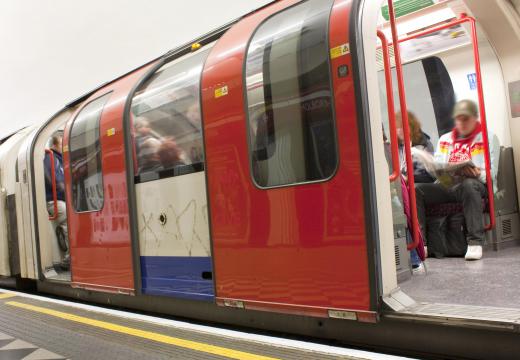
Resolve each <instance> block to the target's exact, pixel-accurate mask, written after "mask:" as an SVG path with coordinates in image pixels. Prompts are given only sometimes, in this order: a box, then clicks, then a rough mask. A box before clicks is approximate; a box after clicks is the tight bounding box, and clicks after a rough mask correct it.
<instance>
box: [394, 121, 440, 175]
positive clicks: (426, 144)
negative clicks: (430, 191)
mask: <svg viewBox="0 0 520 360" xmlns="http://www.w3.org/2000/svg"><path fill="white" fill-rule="evenodd" d="M395 120H396V127H397V137H398V139H399V159H400V160H401V174H403V175H404V176H405V177H406V176H407V174H406V173H407V169H406V156H405V154H404V144H403V140H404V132H403V118H402V114H401V112H398V113H397V114H396V116H395ZM408 124H409V127H410V138H411V140H412V158H413V170H414V174H413V176H414V180H415V182H416V183H431V182H434V181H435V179H434V178H433V177H432V176H431V175H430V174H429V173H428V171H426V168H425V167H424V164H423V163H422V162H421V161H419V159H418V158H417V157H416V156H413V150H414V149H418V150H422V151H426V152H428V153H430V154H433V151H434V149H433V145H432V143H431V141H430V137H429V136H428V135H427V134H426V133H424V132H423V131H422V128H421V123H420V122H419V120H418V119H417V117H416V116H415V114H413V113H412V112H410V111H409V112H408Z"/></svg>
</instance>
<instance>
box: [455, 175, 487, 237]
mask: <svg viewBox="0 0 520 360" xmlns="http://www.w3.org/2000/svg"><path fill="white" fill-rule="evenodd" d="M454 193H455V196H456V197H457V201H458V202H461V203H462V205H463V207H464V220H465V221H466V228H467V232H468V235H467V239H468V245H480V246H482V245H483V243H484V219H483V209H482V199H483V198H484V197H485V196H486V187H485V186H484V184H482V183H481V182H480V181H479V180H477V179H465V180H464V181H463V182H462V183H461V184H459V185H458V186H457V187H456V188H455V189H454Z"/></svg>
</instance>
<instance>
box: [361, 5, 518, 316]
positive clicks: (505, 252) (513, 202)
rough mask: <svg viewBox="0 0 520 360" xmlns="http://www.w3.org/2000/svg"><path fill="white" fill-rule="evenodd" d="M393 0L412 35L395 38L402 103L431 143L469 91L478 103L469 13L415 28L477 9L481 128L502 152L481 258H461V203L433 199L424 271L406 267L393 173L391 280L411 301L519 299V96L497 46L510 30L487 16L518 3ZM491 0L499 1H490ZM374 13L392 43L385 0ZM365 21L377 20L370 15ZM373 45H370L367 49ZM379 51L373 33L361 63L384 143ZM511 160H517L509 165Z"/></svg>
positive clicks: (512, 303) (498, 303)
mask: <svg viewBox="0 0 520 360" xmlns="http://www.w3.org/2000/svg"><path fill="white" fill-rule="evenodd" d="M395 3H396V8H395V9H396V16H398V18H397V21H396V24H397V32H398V34H399V38H400V39H401V38H407V39H408V38H409V40H406V41H403V42H401V43H400V45H401V46H400V51H401V59H402V64H403V75H404V88H405V94H406V103H407V108H408V111H410V112H411V113H412V114H413V115H415V117H416V118H417V119H418V121H419V123H420V124H421V126H422V131H423V132H424V133H425V134H427V136H428V137H429V139H430V141H431V143H432V145H433V147H434V148H436V147H437V146H438V145H437V143H438V139H439V137H440V136H442V135H443V134H446V133H448V132H450V131H451V129H452V128H453V126H454V121H453V119H452V111H453V107H454V105H455V103H456V102H457V101H460V100H463V99H470V100H472V101H474V102H475V103H477V104H478V100H479V99H478V86H477V76H476V75H477V74H476V66H475V62H474V58H473V51H474V46H473V42H472V33H471V29H470V26H469V23H467V22H466V23H460V24H457V25H454V26H451V27H447V28H445V29H443V30H440V31H435V32H432V33H429V34H427V35H422V36H421V35H419V36H414V34H418V33H420V32H423V31H424V30H428V29H431V28H435V27H439V26H441V25H443V24H446V23H449V22H454V21H456V20H457V19H460V17H461V14H466V15H468V16H473V17H475V18H476V21H477V22H476V23H477V35H478V50H479V53H480V66H481V75H482V87H483V93H484V103H485V108H486V115H487V130H488V134H489V139H490V144H494V145H490V147H491V149H490V151H495V152H496V153H497V154H499V158H498V159H495V161H492V169H491V173H492V176H493V178H494V186H495V187H494V194H493V196H494V200H495V214H494V216H495V219H496V226H495V228H494V229H493V230H490V231H487V232H486V241H485V245H484V247H483V248H484V256H483V259H482V260H479V261H465V259H464V253H465V251H466V248H465V246H464V248H459V249H457V242H458V241H459V240H460V237H461V236H462V238H463V239H465V238H464V236H465V231H466V226H465V224H464V216H463V214H462V210H461V208H460V207H454V206H451V207H450V206H449V205H446V206H441V205H440V206H437V205H435V206H431V208H427V209H426V214H427V229H423V234H424V240H425V245H426V246H427V249H428V250H427V251H428V253H429V257H428V258H426V260H424V261H423V263H422V267H421V269H420V270H421V271H413V267H412V263H411V256H410V252H409V251H408V250H407V236H406V233H407V231H408V230H407V218H406V216H405V215H404V209H403V201H402V200H403V199H402V191H405V190H402V185H401V182H400V181H395V182H392V183H391V185H390V198H391V199H392V200H391V204H392V214H393V229H394V232H393V233H394V250H395V252H394V255H395V268H396V277H397V282H398V287H399V288H400V289H401V290H402V291H403V292H404V293H405V294H406V295H408V296H410V297H411V298H412V299H413V300H414V301H415V303H414V304H417V303H418V304H426V303H427V304H455V305H466V306H467V305H471V306H481V307H487V308H489V309H491V308H516V309H518V308H519V307H520V305H519V303H518V298H519V296H520V287H519V286H518V284H519V282H520V277H519V276H520V275H519V274H520V261H519V259H520V246H519V245H520V242H519V241H520V218H519V209H518V191H517V183H518V173H515V158H516V160H517V162H518V159H519V157H518V155H519V154H518V153H519V152H520V146H519V145H520V144H519V143H518V140H519V139H518V138H515V135H514V134H515V132H514V119H513V118H514V117H515V116H519V115H518V103H516V108H515V103H514V101H515V100H514V99H515V96H516V101H518V92H517V93H513V92H511V93H510V92H509V91H510V90H511V89H512V87H513V85H512V84H511V83H510V82H509V81H508V77H509V76H511V74H510V73H508V71H509V69H508V68H507V66H506V65H507V62H508V61H510V59H508V58H505V56H506V55H507V56H509V55H510V54H505V53H504V52H503V51H501V47H502V46H503V44H501V43H497V42H500V41H508V39H509V40H510V36H511V33H508V30H509V29H507V27H505V28H504V27H502V28H500V29H499V28H498V27H493V28H490V25H491V24H495V23H496V22H498V21H501V16H505V15H504V14H507V12H508V11H518V8H519V6H518V4H516V9H515V8H514V4H513V2H510V3H509V4H502V5H501V6H502V7H503V6H507V8H506V9H504V8H502V7H499V6H498V4H494V5H493V6H489V7H488V6H486V5H488V4H487V1H486V2H484V1H461V0H452V1H431V2H430V3H431V4H429V6H426V7H423V8H420V9H406V8H405V7H401V8H399V2H395ZM403 3H404V2H403ZM409 3H412V2H409ZM483 3H486V5H483ZM497 3H498V2H497ZM503 3H505V2H503ZM492 7H496V8H497V9H496V10H491V11H488V10H487V9H488V8H492ZM414 10H415V11H414ZM501 11H502V12H501ZM378 13H379V18H378V20H377V23H378V26H377V28H378V30H380V31H382V32H383V33H384V36H385V37H386V39H387V40H388V42H389V43H392V34H391V27H390V22H389V21H388V6H387V2H386V1H384V2H383V6H382V8H381V11H379V12H378ZM517 14H518V12H517ZM462 16H464V15H462ZM370 21H372V22H374V21H375V19H371V20H370ZM367 22H368V20H367ZM503 22H505V21H503ZM491 29H492V30H491ZM389 53H390V55H391V56H390V58H391V61H392V63H391V66H392V70H391V71H392V78H393V96H394V107H395V111H396V112H397V111H399V110H400V103H399V99H400V98H399V92H398V82H397V76H396V69H395V62H394V57H393V55H394V52H393V47H392V46H391V45H390V46H389ZM373 55H374V54H373V53H372V54H371V56H373ZM510 56H516V60H517V61H518V52H517V53H516V54H514V53H513V54H511V55H510ZM373 57H374V56H373ZM383 60H384V59H383V52H382V44H381V42H380V41H379V40H378V41H377V52H376V54H375V61H374V62H368V61H367V63H369V64H370V65H371V66H372V67H373V68H375V69H376V71H377V77H375V78H374V79H372V82H373V84H374V85H376V82H377V87H378V89H379V104H378V105H375V104H374V105H373V107H377V106H379V109H371V111H373V112H374V113H377V111H378V110H379V112H380V116H381V120H382V123H383V132H384V135H383V136H384V138H383V141H384V142H385V146H386V148H385V150H387V149H389V148H390V146H391V144H390V141H391V140H390V137H389V134H390V129H389V106H388V103H387V99H388V98H387V84H386V83H385V66H384V61H383ZM517 63H518V62H517ZM367 71H368V70H367ZM508 85H509V86H508ZM517 85H518V84H517ZM511 91H512V90H511ZM515 94H516V95H515ZM515 109H516V110H515ZM510 111H511V112H510ZM515 111H516V112H517V114H516V115H515V114H514V112H515ZM376 129H377V125H374V124H372V131H373V132H376V131H381V130H380V129H381V127H380V125H379V130H376ZM375 141H377V140H374V142H375ZM493 146H494V147H495V148H494V149H493ZM380 155H381V154H380ZM380 155H379V156H380ZM385 155H386V160H387V161H386V162H387V163H388V164H389V168H390V170H391V168H392V167H391V154H389V151H386V153H385ZM375 157H376V158H377V156H375ZM518 169H519V168H518V164H517V165H516V170H518ZM386 181H388V180H386ZM432 181H433V180H432ZM378 196H381V195H378ZM386 196H388V194H387V195H386ZM378 203H379V201H378ZM484 216H485V223H486V224H487V223H489V221H490V219H489V217H490V216H492V215H490V214H489V209H487V210H486V211H485V215H484ZM383 226H384V225H383ZM410 233H411V231H410ZM386 240H389V239H386ZM381 241H384V240H381ZM408 242H409V241H408ZM459 242H460V241H459ZM439 244H440V245H439ZM439 249H440V250H439Z"/></svg>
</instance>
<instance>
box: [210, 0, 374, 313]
mask: <svg viewBox="0 0 520 360" xmlns="http://www.w3.org/2000/svg"><path fill="white" fill-rule="evenodd" d="M294 3H296V1H291V0H286V1H279V2H276V3H274V4H273V5H271V6H269V7H267V8H264V9H262V10H260V11H258V12H257V13H255V14H253V15H251V16H249V17H247V18H245V19H243V20H242V21H241V22H239V23H238V24H237V25H235V26H234V27H233V28H231V29H230V30H229V31H228V32H227V33H226V34H225V35H224V36H223V37H222V38H221V39H220V40H219V42H218V43H217V44H216V45H215V47H214V48H213V50H212V52H211V54H210V55H209V58H208V60H207V63H206V65H205V69H204V73H203V80H202V81H203V83H202V96H203V109H204V129H205V148H206V161H207V174H208V187H209V191H208V194H209V204H210V214H211V235H212V239H213V260H214V266H215V272H216V274H215V279H216V291H217V299H218V302H219V303H223V301H224V300H225V299H235V300H240V301H243V303H244V304H245V307H246V308H255V309H263V310H272V311H286V310H283V309H288V308H291V309H293V310H292V312H298V313H302V314H312V315H316V316H319V315H317V314H322V316H323V314H325V313H326V309H330V308H335V309H353V310H359V311H367V310H370V309H369V308H370V295H369V273H368V256H367V246H366V236H365V219H364V203H363V191H362V179H361V166H360V152H359V139H358V130H357V117H356V100H355V93H354V84H353V76H352V73H351V71H349V74H348V76H346V77H341V78H340V77H339V75H338V71H337V69H338V67H339V66H342V65H346V66H348V68H349V69H351V68H352V63H351V56H350V54H346V55H344V56H340V57H337V58H335V59H333V60H331V66H332V69H331V74H332V77H333V89H334V96H335V110H336V121H337V125H336V126H337V139H338V147H339V159H340V164H339V168H338V171H337V173H336V175H335V176H334V177H333V178H332V179H331V180H329V181H325V182H320V183H313V184H303V185H297V186H289V187H282V188H276V189H269V190H262V189H259V188H258V187H256V186H255V185H254V184H253V182H252V178H251V173H250V164H249V151H248V144H247V129H246V118H245V113H244V111H245V104H244V85H243V78H242V71H243V64H244V57H245V52H246V45H247V42H248V40H249V39H250V37H251V36H252V33H253V31H254V30H255V29H256V28H257V26H258V25H259V24H260V23H261V22H262V21H263V20H264V19H266V17H268V16H270V15H271V14H273V13H275V12H278V11H280V10H282V9H283V8H285V7H288V6H290V5H292V4H294ZM350 7H351V1H350V0H340V1H336V4H335V5H334V8H333V10H332V13H331V19H330V44H329V45H330V48H334V47H337V46H340V45H345V44H347V43H348V42H349V15H350ZM223 86H227V87H228V92H227V95H226V96H221V97H218V98H215V90H216V89H219V88H221V87H223Z"/></svg>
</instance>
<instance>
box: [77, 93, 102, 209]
mask: <svg viewBox="0 0 520 360" xmlns="http://www.w3.org/2000/svg"><path fill="white" fill-rule="evenodd" d="M109 96H110V94H106V95H103V96H101V97H99V98H97V99H96V100H93V101H91V102H90V103H88V104H87V105H86V106H85V107H84V108H83V109H81V111H80V112H79V114H78V116H77V117H76V119H75V120H74V122H73V124H72V128H71V130H70V137H69V151H70V167H71V174H72V202H73V204H74V209H75V210H76V211H77V212H84V211H96V210H101V208H102V207H103V200H104V194H103V174H102V171H101V143H100V136H99V121H100V119H101V113H102V112H103V107H104V106H105V104H106V102H107V101H108V98H109Z"/></svg>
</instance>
